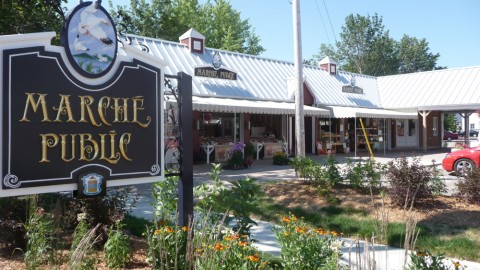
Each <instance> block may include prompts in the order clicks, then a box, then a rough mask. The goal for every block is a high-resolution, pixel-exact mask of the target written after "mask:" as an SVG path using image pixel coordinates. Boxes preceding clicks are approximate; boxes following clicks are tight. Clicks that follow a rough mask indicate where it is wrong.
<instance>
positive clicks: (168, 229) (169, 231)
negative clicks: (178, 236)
mask: <svg viewBox="0 0 480 270" xmlns="http://www.w3.org/2000/svg"><path fill="white" fill-rule="evenodd" d="M165 232H166V233H173V232H174V230H173V229H172V228H170V227H169V226H167V227H165Z"/></svg>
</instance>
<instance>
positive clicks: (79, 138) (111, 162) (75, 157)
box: [0, 1, 164, 197]
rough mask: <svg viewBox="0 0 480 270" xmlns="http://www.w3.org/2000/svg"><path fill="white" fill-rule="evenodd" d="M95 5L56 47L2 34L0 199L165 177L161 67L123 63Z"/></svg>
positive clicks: (46, 36) (74, 20)
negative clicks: (0, 172)
mask: <svg viewBox="0 0 480 270" xmlns="http://www.w3.org/2000/svg"><path fill="white" fill-rule="evenodd" d="M100 2H101V1H95V2H85V3H81V4H79V5H78V6H77V7H75V8H74V9H73V10H72V11H71V12H70V13H69V15H68V18H67V19H66V22H65V24H64V29H63V30H62V33H61V43H62V47H56V46H51V45H50V44H49V43H50V39H51V38H52V36H53V35H54V33H34V34H25V35H17V36H0V44H4V45H0V57H1V60H2V64H3V69H1V70H2V72H1V73H2V77H1V78H2V79H1V80H2V82H1V83H2V92H3V93H2V105H3V106H2V113H3V121H2V140H1V149H2V162H1V166H2V170H1V171H2V179H1V181H2V182H1V189H0V197H4V196H16V195H23V194H34V193H45V192H54V191H71V190H77V191H78V193H79V194H81V195H82V196H84V197H91V196H98V195H102V194H105V190H106V188H107V187H108V186H119V185H130V184H138V183H146V182H154V181H159V180H162V179H163V176H164V170H163V166H161V164H163V162H162V157H163V156H162V153H163V136H162V134H163V119H162V117H163V114H162V113H161V112H162V111H163V91H161V86H162V83H161V82H162V81H163V74H162V69H161V68H159V66H162V65H163V64H162V63H155V62H154V61H155V60H152V58H149V57H147V56H145V58H143V56H142V53H141V52H138V53H136V54H135V57H133V56H129V55H128V54H127V56H122V57H121V59H119V58H118V57H117V44H118V42H117V36H116V31H115V27H114V24H113V21H112V20H111V18H110V16H109V15H108V13H107V12H106V10H105V9H104V8H103V7H102V6H101V5H100ZM2 41H6V42H2ZM12 44H14V45H15V46H13V45H12ZM132 50H134V49H132Z"/></svg>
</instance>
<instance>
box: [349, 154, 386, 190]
mask: <svg viewBox="0 0 480 270" xmlns="http://www.w3.org/2000/svg"><path fill="white" fill-rule="evenodd" d="M385 168H386V166H385V165H384V164H381V163H378V162H375V160H371V159H368V160H366V161H365V162H362V161H360V162H356V163H353V162H352V161H351V160H350V159H348V160H347V166H346V168H345V172H344V174H345V177H346V178H347V179H348V180H349V184H350V185H351V187H352V188H354V189H362V188H369V187H371V188H377V187H380V186H381V178H382V175H383V173H384V171H385Z"/></svg>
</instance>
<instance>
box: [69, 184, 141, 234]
mask: <svg viewBox="0 0 480 270" xmlns="http://www.w3.org/2000/svg"><path fill="white" fill-rule="evenodd" d="M137 200H138V194H137V193H136V191H135V187H133V186H126V187H119V188H111V189H109V190H108V191H107V195H106V196H104V197H98V198H84V199H80V198H72V199H71V200H70V202H68V205H67V208H68V209H70V213H71V214H74V216H73V218H76V215H77V214H79V213H87V215H86V217H85V218H86V221H87V222H88V224H89V227H90V228H93V227H94V226H96V225H97V224H98V223H100V224H103V225H107V226H111V225H113V224H114V223H115V221H117V220H122V219H123V217H124V216H125V215H126V214H127V212H128V211H129V210H130V209H131V208H132V207H134V205H135V203H136V202H137Z"/></svg>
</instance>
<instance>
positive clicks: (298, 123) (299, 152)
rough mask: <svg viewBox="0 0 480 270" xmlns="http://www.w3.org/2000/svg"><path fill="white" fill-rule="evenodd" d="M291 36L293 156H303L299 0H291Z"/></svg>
mask: <svg viewBox="0 0 480 270" xmlns="http://www.w3.org/2000/svg"><path fill="white" fill-rule="evenodd" d="M292 5H293V9H292V10H293V36H294V45H293V49H294V51H295V65H294V67H295V83H296V84H295V87H296V89H295V90H296V91H295V142H296V151H295V156H297V157H305V118H304V112H303V103H304V100H303V63H302V30H301V29H302V27H301V17H300V0H293V1H292Z"/></svg>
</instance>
